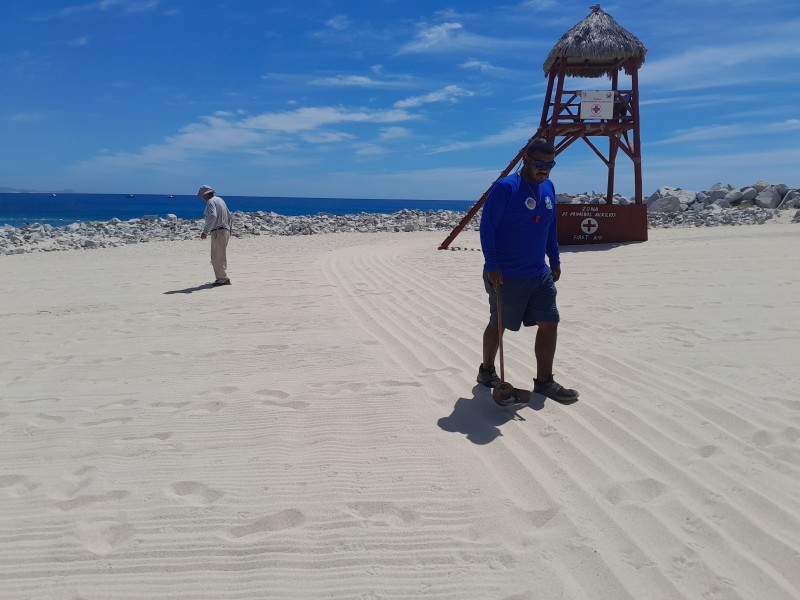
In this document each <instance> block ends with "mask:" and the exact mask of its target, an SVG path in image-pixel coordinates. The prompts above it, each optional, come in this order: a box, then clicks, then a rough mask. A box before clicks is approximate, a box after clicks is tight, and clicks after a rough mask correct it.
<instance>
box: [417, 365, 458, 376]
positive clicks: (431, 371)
mask: <svg viewBox="0 0 800 600" xmlns="http://www.w3.org/2000/svg"><path fill="white" fill-rule="evenodd" d="M459 372H460V371H459V370H458V369H456V368H455V367H442V368H441V369H430V368H428V369H424V370H423V371H422V373H423V374H425V375H433V374H435V373H448V374H450V375H455V374H457V373H459Z"/></svg>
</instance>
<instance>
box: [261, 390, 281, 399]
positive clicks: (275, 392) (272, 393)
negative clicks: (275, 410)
mask: <svg viewBox="0 0 800 600" xmlns="http://www.w3.org/2000/svg"><path fill="white" fill-rule="evenodd" d="M256 394H258V395H259V396H269V397H270V398H280V399H281V400H283V399H284V398H288V397H289V393H288V392H283V391H281V390H257V391H256Z"/></svg>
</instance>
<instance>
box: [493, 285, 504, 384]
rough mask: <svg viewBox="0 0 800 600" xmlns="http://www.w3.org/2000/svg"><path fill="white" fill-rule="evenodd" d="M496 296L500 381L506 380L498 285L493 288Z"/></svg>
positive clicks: (501, 309)
mask: <svg viewBox="0 0 800 600" xmlns="http://www.w3.org/2000/svg"><path fill="white" fill-rule="evenodd" d="M495 296H496V297H497V348H498V350H499V351H500V383H503V382H504V381H505V380H506V373H505V364H504V363H503V296H502V293H501V292H500V286H498V287H497V288H496V289H495Z"/></svg>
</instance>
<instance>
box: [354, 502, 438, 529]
mask: <svg viewBox="0 0 800 600" xmlns="http://www.w3.org/2000/svg"><path fill="white" fill-rule="evenodd" d="M347 506H348V507H349V508H350V510H351V511H353V513H354V514H355V515H356V516H357V517H358V518H359V519H360V520H362V521H365V522H367V523H369V524H371V525H380V526H387V525H390V526H393V527H399V526H408V525H413V524H415V523H419V522H420V521H421V519H422V518H421V517H420V515H419V514H418V513H416V512H414V511H413V510H408V509H402V508H400V507H398V506H397V505H396V504H394V503H392V502H351V503H349V504H348V505H347Z"/></svg>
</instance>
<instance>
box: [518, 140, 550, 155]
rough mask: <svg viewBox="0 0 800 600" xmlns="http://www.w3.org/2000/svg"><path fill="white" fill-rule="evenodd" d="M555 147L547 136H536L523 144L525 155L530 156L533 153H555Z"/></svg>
mask: <svg viewBox="0 0 800 600" xmlns="http://www.w3.org/2000/svg"><path fill="white" fill-rule="evenodd" d="M555 153H556V148H555V146H553V142H551V141H550V140H548V139H547V138H541V137H539V138H536V139H534V140H532V141H531V142H530V143H529V144H528V145H527V146H525V156H532V155H534V154H555Z"/></svg>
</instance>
